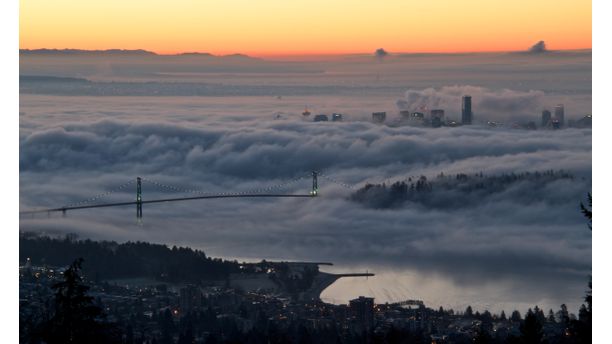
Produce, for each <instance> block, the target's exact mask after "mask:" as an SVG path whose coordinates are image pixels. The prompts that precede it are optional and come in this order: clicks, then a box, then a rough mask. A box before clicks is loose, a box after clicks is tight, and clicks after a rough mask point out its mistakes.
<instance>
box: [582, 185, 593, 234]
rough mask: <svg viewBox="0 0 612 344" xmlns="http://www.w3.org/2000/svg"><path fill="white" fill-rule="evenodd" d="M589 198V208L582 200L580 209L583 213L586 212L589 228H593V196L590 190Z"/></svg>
mask: <svg viewBox="0 0 612 344" xmlns="http://www.w3.org/2000/svg"><path fill="white" fill-rule="evenodd" d="M588 198H589V207H588V208H587V207H586V206H585V205H584V204H583V203H582V202H580V211H581V212H582V214H584V217H586V218H587V219H589V229H590V230H593V228H592V227H593V223H592V221H593V197H592V196H591V193H590V192H589V194H588Z"/></svg>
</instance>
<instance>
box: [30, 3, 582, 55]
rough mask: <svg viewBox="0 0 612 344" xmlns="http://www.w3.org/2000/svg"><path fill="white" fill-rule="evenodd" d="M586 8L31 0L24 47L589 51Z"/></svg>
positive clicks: (268, 51) (301, 51)
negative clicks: (541, 45)
mask: <svg viewBox="0 0 612 344" xmlns="http://www.w3.org/2000/svg"><path fill="white" fill-rule="evenodd" d="M591 25H592V20H591V1H587V0H574V1H570V0H540V1H530V0H515V1H513V2H495V1H490V0H464V1H461V2H459V1H455V0H435V1H428V2H424V1H418V2H417V1H401V0H387V1H385V2H376V1H372V0H364V1H360V2H354V1H348V0H336V1H333V2H329V1H324V0H310V1H297V0H296V1H291V2H279V1H276V0H259V1H257V2H254V1H250V0H227V1H221V2H211V1H206V0H176V1H172V2H170V1H161V0H149V1H144V0H130V1H123V0H105V1H98V0H91V1H74V0H54V1H47V0H28V1H21V2H20V22H19V26H20V37H19V45H20V48H22V49H39V48H56V49H64V48H72V49H87V50H103V49H145V50H149V51H153V52H156V53H158V54H175V53H183V52H208V53H212V54H215V55H226V54H234V53H241V54H247V55H252V56H262V57H263V56H298V55H335V54H360V53H362V54H370V53H372V52H373V51H374V50H375V49H377V48H384V49H385V50H387V51H388V52H391V53H400V52H403V53H426V52H431V53H453V52H495V51H516V50H526V49H527V48H529V47H530V46H531V45H533V44H534V43H536V42H537V41H539V40H544V41H545V42H546V44H547V46H548V48H549V49H551V50H567V49H590V48H591V46H592V43H591V36H592V29H591Z"/></svg>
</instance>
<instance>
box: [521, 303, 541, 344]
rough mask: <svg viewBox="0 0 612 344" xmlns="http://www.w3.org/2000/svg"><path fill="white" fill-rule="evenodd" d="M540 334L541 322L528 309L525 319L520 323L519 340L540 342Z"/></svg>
mask: <svg viewBox="0 0 612 344" xmlns="http://www.w3.org/2000/svg"><path fill="white" fill-rule="evenodd" d="M542 336H543V333H542V324H541V323H540V321H539V319H538V316H537V315H536V314H535V313H534V312H533V311H532V310H531V309H529V311H528V312H527V316H525V321H523V323H522V324H521V341H522V342H523V343H525V344H536V343H541V342H542Z"/></svg>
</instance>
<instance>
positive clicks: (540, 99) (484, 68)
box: [19, 51, 592, 313]
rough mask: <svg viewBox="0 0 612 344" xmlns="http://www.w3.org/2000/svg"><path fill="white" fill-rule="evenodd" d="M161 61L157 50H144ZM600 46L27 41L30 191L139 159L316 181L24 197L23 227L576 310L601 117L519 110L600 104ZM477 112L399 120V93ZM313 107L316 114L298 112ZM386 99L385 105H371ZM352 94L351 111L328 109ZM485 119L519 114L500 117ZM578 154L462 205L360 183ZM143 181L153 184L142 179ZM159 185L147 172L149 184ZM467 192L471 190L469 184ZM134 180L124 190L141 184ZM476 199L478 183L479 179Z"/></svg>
mask: <svg viewBox="0 0 612 344" xmlns="http://www.w3.org/2000/svg"><path fill="white" fill-rule="evenodd" d="M143 61H144V62H143ZM590 71H591V52H590V51H568V52H545V53H541V54H537V55H534V54H526V53H524V54H523V53H507V54H499V53H498V54H456V55H452V54H451V55H432V54H420V55H393V54H391V55H389V56H386V57H385V58H384V59H375V58H374V57H373V56H359V55H353V56H345V57H342V58H334V59H331V58H329V59H322V60H314V61H270V60H262V59H253V58H248V57H245V56H231V57H211V56H183V57H177V56H144V57H142V56H111V57H109V56H91V57H87V58H85V57H82V56H71V57H62V56H55V55H52V56H46V55H36V54H22V58H21V60H20V74H21V76H22V82H21V84H20V92H21V93H20V142H19V145H20V209H21V210H28V209H35V208H46V207H57V206H61V205H64V204H69V203H72V202H76V201H79V200H81V199H86V198H88V197H91V196H93V195H95V194H99V193H103V192H105V191H106V190H108V189H109V188H112V187H115V186H117V185H120V184H122V183H125V182H126V181H130V180H133V179H135V178H136V177H137V176H141V177H146V178H150V179H151V180H155V181H158V182H160V183H164V184H168V185H177V186H180V187H182V188H185V189H198V190H209V191H211V192H219V191H221V190H227V191H233V190H236V191H240V190H250V189H256V188H259V187H265V186H267V185H275V184H279V183H282V182H284V181H288V180H291V179H293V178H296V177H299V176H303V175H306V178H305V179H304V180H303V181H301V182H298V183H294V184H291V185H290V186H289V187H288V188H287V189H286V191H287V192H296V193H297V192H300V193H304V192H308V190H309V188H310V185H309V179H308V177H307V174H308V173H309V172H310V171H312V170H320V171H324V173H325V174H326V175H329V176H330V177H333V179H334V180H337V181H341V182H343V183H346V184H349V185H354V188H353V189H352V190H351V189H347V188H345V187H342V186H340V185H338V184H335V183H332V182H330V181H328V180H326V179H324V178H321V179H320V180H319V184H320V195H319V197H317V198H313V199H269V200H252V199H233V200H202V201H193V202H178V203H172V204H163V205H162V204H160V205H155V204H152V205H146V206H145V207H144V221H143V224H142V225H141V226H139V225H137V224H136V219H135V209H133V208H132V207H125V208H109V209H100V210H82V211H74V212H69V213H68V216H67V217H65V218H64V217H61V216H57V215H53V216H51V217H47V216H46V215H43V216H40V215H38V216H34V217H28V216H24V217H22V218H21V220H20V230H21V231H40V232H46V233H50V234H59V233H78V234H79V235H80V236H82V237H89V238H96V239H109V240H117V241H127V240H132V241H134V240H140V241H150V242H157V243H166V244H169V245H175V244H176V245H185V246H191V247H194V248H200V249H203V250H204V251H205V252H206V254H207V255H209V256H218V257H227V258H237V259H247V260H258V259H263V258H265V259H268V260H275V259H276V260H307V261H330V262H333V263H334V264H335V265H334V266H333V267H330V268H327V269H328V271H338V272H340V271H347V272H353V271H354V272H356V271H364V270H368V271H370V272H374V273H376V276H375V277H371V278H369V279H367V280H366V279H363V278H362V279H358V278H350V279H344V280H339V281H338V282H336V284H334V285H333V286H332V287H331V288H329V289H328V290H326V291H325V292H324V293H323V298H324V300H327V301H332V302H346V301H347V300H349V299H351V298H354V297H356V296H359V295H369V296H373V297H375V298H376V302H387V301H389V302H392V301H399V300H403V299H422V300H423V301H425V304H426V305H428V306H430V307H434V308H436V307H437V306H440V305H441V306H444V307H445V308H446V307H455V308H456V309H464V307H465V306H466V305H467V304H471V305H472V306H473V307H475V308H476V309H491V310H495V311H499V310H501V309H505V310H506V312H507V313H508V311H511V310H512V309H514V308H516V309H519V310H520V311H521V312H524V311H525V310H526V309H527V308H528V307H532V306H533V305H536V304H538V305H540V307H541V308H543V309H546V310H547V309H549V308H554V309H556V308H558V306H559V305H560V304H561V303H565V304H567V305H568V306H570V308H571V309H574V310H577V308H578V306H579V304H580V303H581V302H582V296H583V295H584V290H586V288H587V283H588V279H589V274H590V273H591V234H590V232H589V230H588V227H587V225H586V221H585V219H584V217H583V216H582V214H581V213H580V211H579V203H580V202H581V201H585V199H586V195H587V193H588V192H590V191H591V171H592V167H591V160H592V156H591V155H592V153H591V148H592V145H591V130H590V129H577V128H569V129H564V130H555V131H552V130H535V131H532V130H523V129H512V123H514V122H524V121H534V122H535V123H538V124H539V123H540V122H539V121H540V114H541V112H542V110H543V109H548V110H551V111H552V110H553V108H554V106H555V105H557V104H563V105H564V108H565V118H566V120H569V119H579V118H581V117H583V116H584V115H586V114H591V72H590ZM465 94H469V95H471V96H472V99H473V112H474V123H475V125H473V126H463V127H456V128H451V127H443V128H435V129H434V128H422V127H415V126H408V125H402V123H401V122H400V121H399V111H400V110H403V109H409V110H415V109H417V108H418V107H423V106H425V107H427V108H429V109H431V108H434V107H439V108H443V109H445V111H446V116H447V117H448V118H452V119H456V120H459V119H460V117H461V96H463V95H465ZM305 107H308V109H309V110H310V111H311V112H312V115H311V116H310V118H308V119H306V118H304V117H303V116H302V115H301V113H302V111H304V108H305ZM376 111H386V112H387V121H386V123H385V124H375V123H372V122H371V113H372V112H376ZM333 112H337V113H342V114H343V115H344V121H343V122H316V123H315V122H312V117H313V116H314V115H315V114H320V113H326V114H328V115H331V113H333ZM487 121H496V122H501V123H504V124H505V125H504V126H501V127H496V128H492V127H489V126H487V125H486V122H487ZM549 170H554V171H559V170H563V171H565V172H567V173H569V174H571V175H572V178H571V179H570V178H565V179H559V180H555V181H551V182H549V183H547V184H546V185H544V186H543V187H541V188H538V189H537V192H536V189H534V188H533V187H532V185H531V184H528V183H525V182H517V183H515V184H512V185H511V186H509V187H508V188H505V189H503V190H502V191H499V193H496V194H493V195H490V196H487V197H486V198H483V199H478V198H473V199H469V202H466V204H465V205H463V206H455V205H454V204H452V202H450V201H449V205H448V206H438V207H435V208H431V207H426V206H423V205H422V204H417V203H412V202H406V203H404V204H402V205H401V206H399V207H394V208H382V209H381V208H373V207H368V206H366V205H364V204H361V203H358V202H354V201H352V200H351V199H350V197H351V194H352V193H353V192H355V190H357V189H358V188H361V187H363V186H364V185H365V184H366V183H383V182H385V183H386V184H390V183H393V182H395V181H402V180H407V178H419V177H420V176H426V177H427V178H428V180H435V178H436V176H438V175H439V174H440V173H441V172H442V173H444V174H445V175H453V174H458V173H463V174H468V175H475V174H479V173H481V172H482V173H483V174H484V175H488V176H495V175H501V174H510V173H522V172H536V171H540V172H543V171H549ZM145 186H146V185H145ZM162 195H164V194H163V193H162V192H159V191H155V190H151V189H147V188H146V187H145V189H144V190H143V197H145V198H147V197H149V198H150V199H151V198H154V197H158V196H162ZM466 197H469V196H466ZM132 198H134V192H133V190H126V191H125V192H118V193H115V194H113V195H112V197H111V199H112V200H115V201H120V200H131V199H132ZM466 199H468V198H466Z"/></svg>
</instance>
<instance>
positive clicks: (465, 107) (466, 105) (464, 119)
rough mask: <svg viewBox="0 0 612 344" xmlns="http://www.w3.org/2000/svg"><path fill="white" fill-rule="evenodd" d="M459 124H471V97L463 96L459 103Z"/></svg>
mask: <svg viewBox="0 0 612 344" xmlns="http://www.w3.org/2000/svg"><path fill="white" fill-rule="evenodd" d="M461 124H463V125H469V124H472V97H470V96H463V99H462V102H461Z"/></svg>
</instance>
